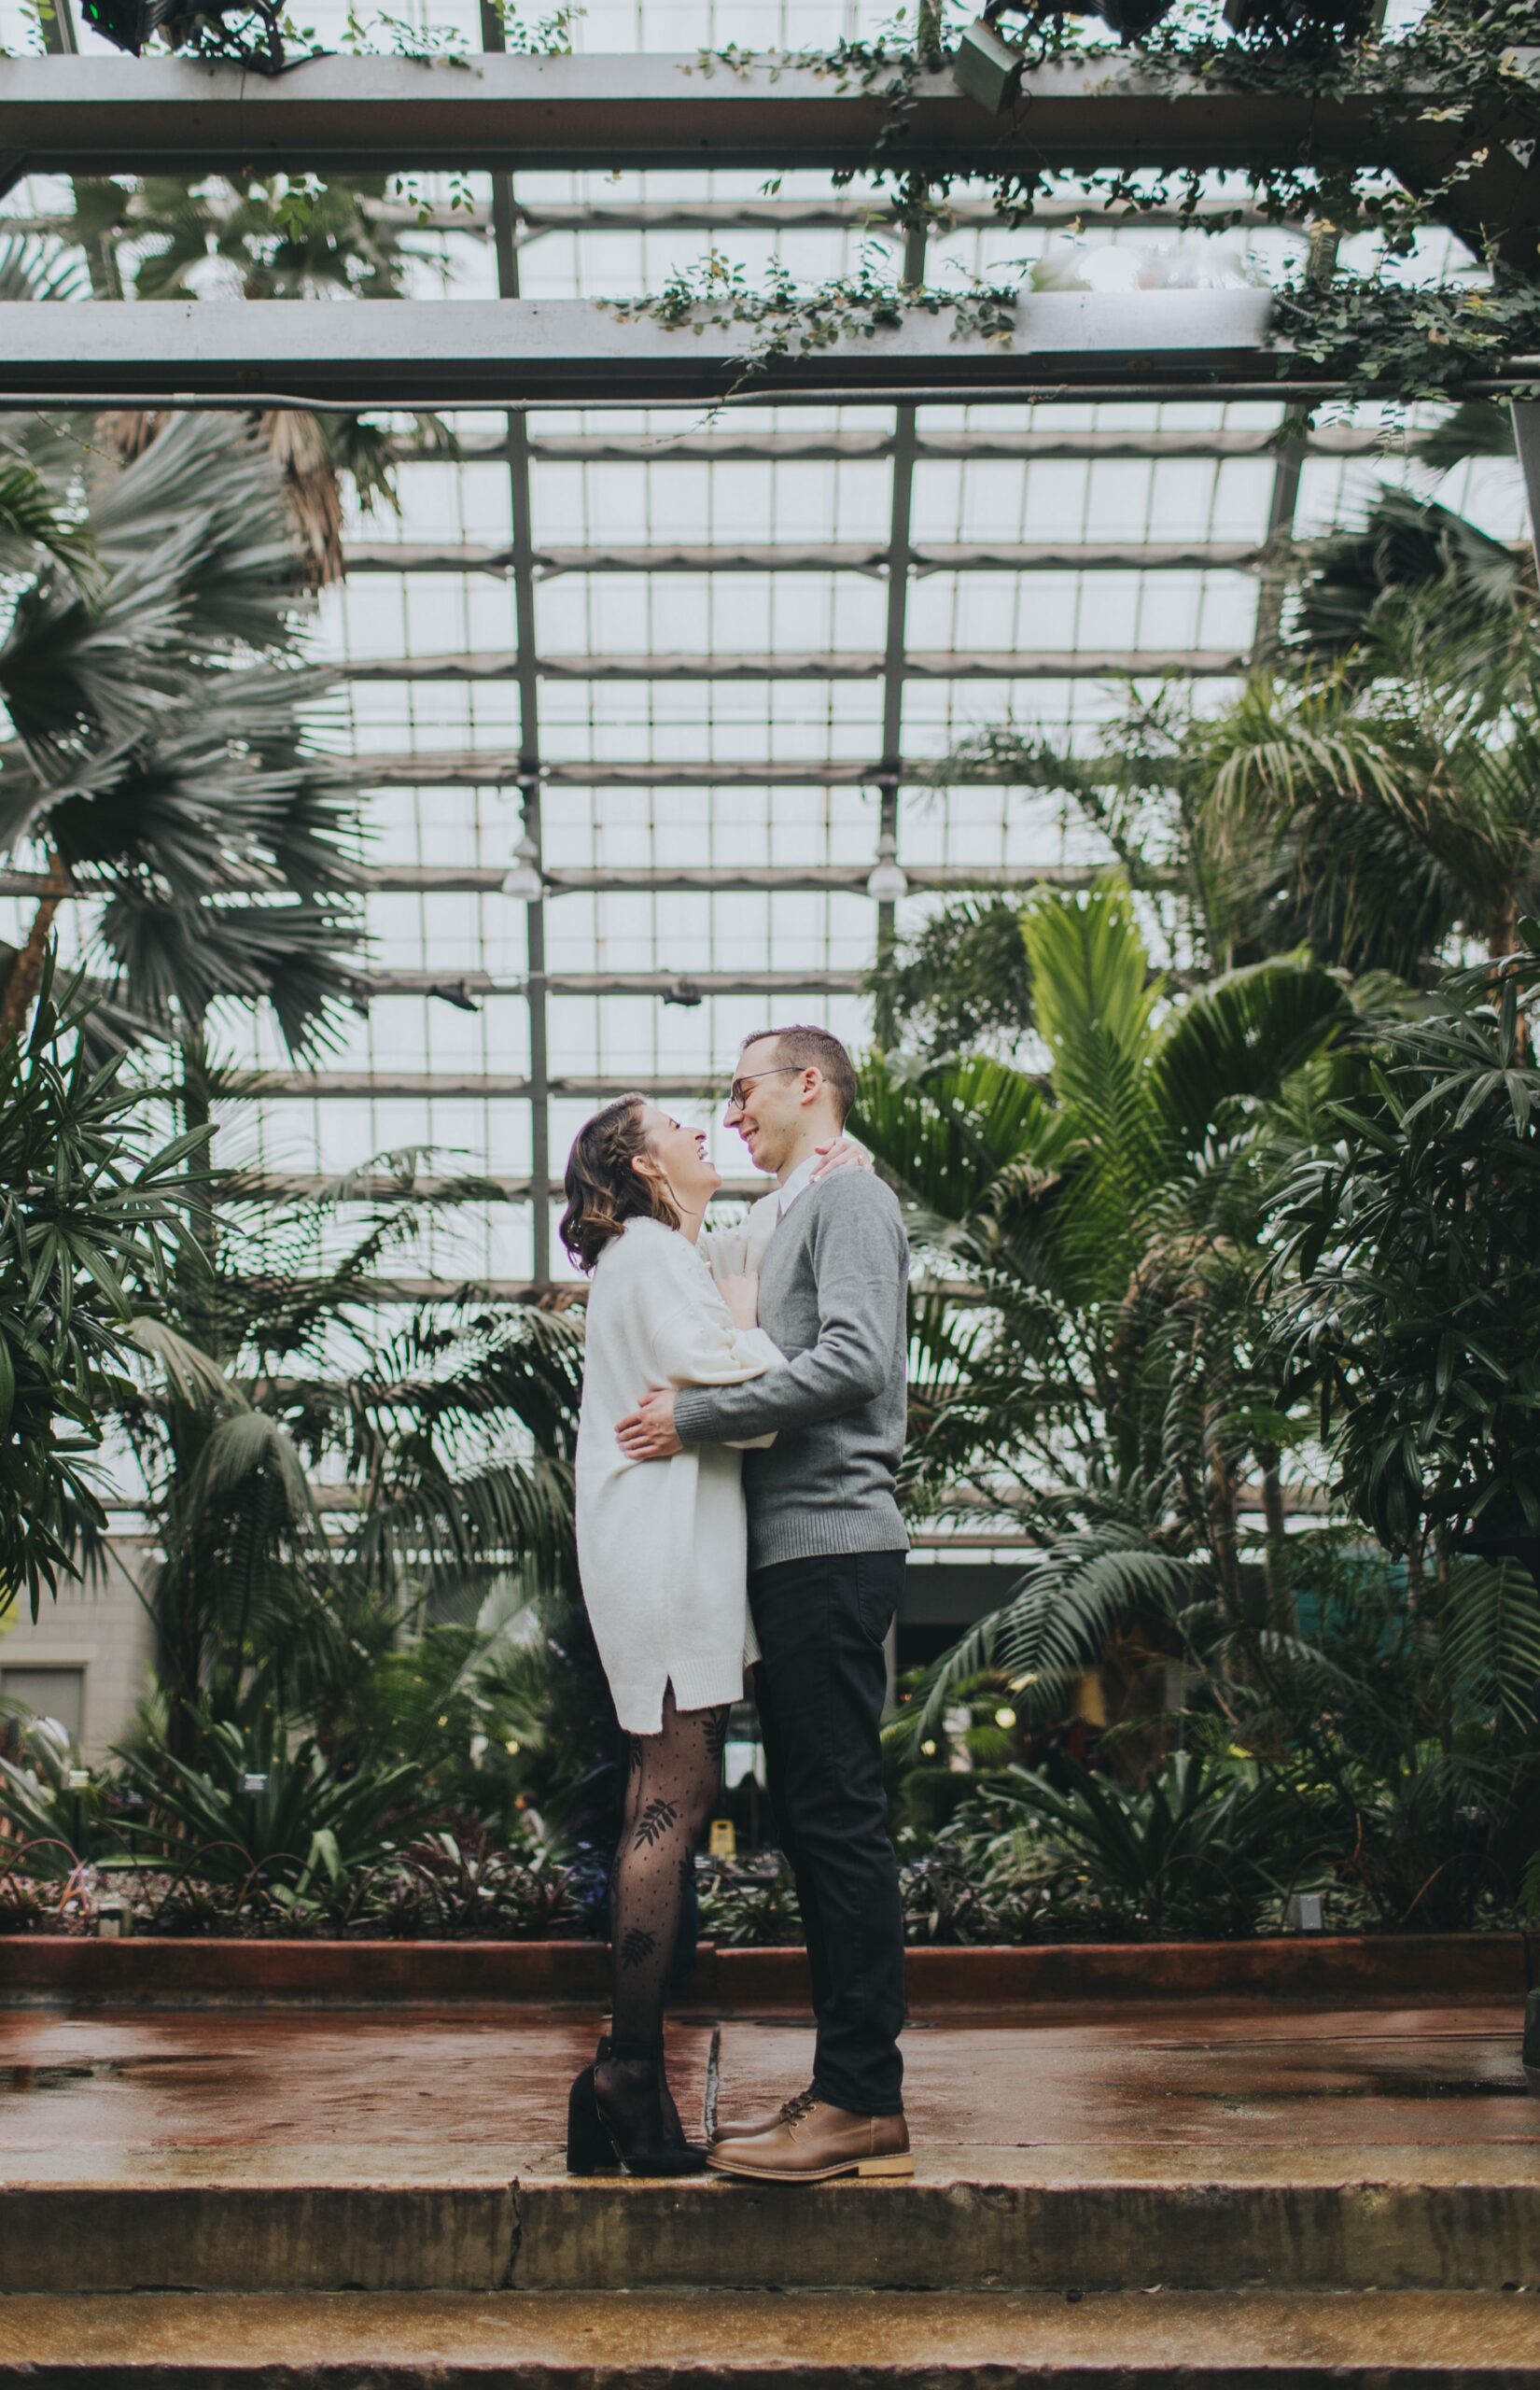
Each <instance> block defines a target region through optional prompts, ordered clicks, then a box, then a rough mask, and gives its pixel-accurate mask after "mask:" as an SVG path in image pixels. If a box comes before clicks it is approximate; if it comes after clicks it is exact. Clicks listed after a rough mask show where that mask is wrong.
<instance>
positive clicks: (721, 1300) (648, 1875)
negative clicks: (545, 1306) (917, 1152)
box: [561, 1027, 914, 2182]
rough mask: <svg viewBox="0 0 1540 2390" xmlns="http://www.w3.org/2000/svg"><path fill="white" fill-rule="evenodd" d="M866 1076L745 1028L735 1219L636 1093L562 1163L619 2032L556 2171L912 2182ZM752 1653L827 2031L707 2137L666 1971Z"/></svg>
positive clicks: (883, 1270)
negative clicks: (859, 1137) (621, 1801)
mask: <svg viewBox="0 0 1540 2390" xmlns="http://www.w3.org/2000/svg"><path fill="white" fill-rule="evenodd" d="M854 1094H855V1076H854V1073H853V1071H852V1068H851V1064H850V1058H849V1056H848V1054H847V1052H846V1050H845V1047H843V1046H842V1045H841V1044H840V1042H839V1040H838V1039H837V1038H836V1037H833V1036H831V1035H830V1033H828V1032H827V1031H826V1030H822V1029H815V1028H805V1027H796V1028H790V1029H778V1030H775V1029H773V1030H766V1031H763V1032H762V1033H759V1034H758V1035H756V1036H754V1037H751V1038H749V1039H748V1040H747V1041H746V1043H745V1045H744V1047H743V1048H742V1051H741V1052H740V1054H739V1057H738V1066H737V1072H736V1076H735V1078H734V1080H733V1084H732V1089H731V1092H730V1094H729V1097H728V1104H727V1112H726V1120H727V1123H728V1125H729V1126H730V1127H732V1128H735V1129H736V1131H737V1132H738V1134H739V1136H740V1137H741V1138H742V1139H743V1142H744V1145H745V1146H746V1147H747V1148H748V1151H749V1157H750V1159H751V1160H753V1162H754V1163H755V1165H756V1167H757V1168H759V1169H761V1170H763V1171H765V1172H767V1173H770V1174H773V1175H774V1177H775V1179H776V1182H777V1184H776V1186H775V1188H773V1189H772V1191H771V1192H770V1193H769V1194H767V1195H765V1196H764V1197H763V1199H762V1200H761V1202H758V1203H756V1204H755V1206H754V1208H753V1210H752V1211H751V1212H750V1214H749V1219H748V1222H747V1224H746V1225H745V1226H744V1227H743V1228H739V1229H730V1230H707V1229H706V1228H705V1225H704V1223H705V1216H706V1207H707V1202H709V1200H710V1198H711V1196H712V1195H713V1194H714V1193H715V1191H716V1189H717V1188H718V1187H719V1186H720V1185H721V1175H720V1174H719V1173H718V1172H717V1171H716V1170H715V1169H714V1168H713V1166H712V1164H711V1163H710V1162H709V1161H708V1160H707V1156H706V1138H705V1135H704V1133H703V1132H699V1131H696V1130H693V1129H689V1128H684V1127H681V1126H680V1124H679V1121H677V1120H674V1119H672V1118H669V1116H668V1115H667V1114H666V1113H665V1112H663V1111H661V1110H659V1109H658V1108H657V1106H655V1105H654V1104H650V1103H648V1102H646V1101H645V1100H644V1099H643V1098H642V1097H640V1096H622V1097H621V1098H619V1100H618V1101H617V1102H615V1103H613V1104H607V1105H606V1106H605V1108H604V1109H603V1111H601V1112H598V1113H596V1114H595V1117H594V1118H593V1119H592V1120H590V1121H589V1122H588V1123H587V1125H586V1126H585V1127H584V1128H583V1129H582V1131H581V1133H580V1134H579V1136H578V1139H577V1141H576V1143H575V1144H574V1146H573V1148H572V1154H571V1159H570V1160H569V1161H568V1164H567V1211H566V1214H565V1216H564V1217H563V1220H562V1226H561V1234H562V1241H563V1243H564V1244H565V1245H566V1247H567V1251H568V1253H569V1254H570V1255H571V1256H572V1258H573V1260H574V1261H575V1262H576V1263H577V1264H578V1266H579V1267H580V1268H581V1269H582V1270H584V1271H585V1272H588V1273H589V1275H590V1276H591V1278H592V1280H593V1285H592V1288H591V1291H590V1295H589V1302H588V1335H587V1359H586V1364H585V1371H584V1382H583V1398H582V1411H581V1421H580V1426H579V1434H578V1461H577V1484H578V1502H577V1514H578V1559H579V1566H580V1569H581V1576H582V1585H583V1596H584V1600H585V1601H586V1603H587V1606H588V1611H589V1615H590V1618H591V1619H592V1622H593V1626H594V1633H595V1640H596V1642H597V1644H598V1648H599V1654H600V1657H601V1659H602V1660H603V1663H604V1667H605V1672H606V1674H607V1676H608V1678H609V1687H610V1691H611V1693H612V1694H613V1695H614V1700H615V1708H616V1711H617V1713H618V1715H619V1718H620V1722H621V1725H622V1728H623V1730H624V1732H625V1734H626V1735H627V1736H628V1737H629V1743H630V1772H629V1776H628V1778H627V1786H626V1796H625V1808H624V1817H623V1824H622V1829H621V1837H620V1843H619V1847H618V1849H617V1850H616V1853H615V1863H614V1867H613V1870H612V1872H611V1875H610V1886H609V1911H610V1942H611V1951H612V1963H613V2009H612V2015H611V2019H610V2031H609V2033H607V2034H606V2035H605V2036H604V2038H603V2039H602V2040H601V2042H600V2044H599V2048H598V2054H597V2056H596V2058H595V2062H594V2064H593V2065H592V2066H591V2067H588V2068H586V2069H585V2070H584V2072H583V2073H582V2074H581V2075H579V2077H578V2079H577V2081H576V2082H575V2083H574V2085H573V2087H572V2094H571V2101H570V2105H569V2111H568V2132H567V2165H568V2168H569V2170H570V2171H572V2172H577V2173H591V2172H598V2171H601V2170H603V2169H605V2168H609V2167H612V2166H615V2165H617V2164H618V2165H621V2166H623V2167H624V2168H625V2170H626V2171H627V2172H630V2173H634V2174H687V2173H695V2172H700V2171H701V2170H702V2169H704V2168H705V2167H707V2166H709V2167H710V2168H711V2169H712V2170H713V2171H714V2172H720V2173H723V2174H735V2175H741V2176H745V2177H749V2178H751V2179H753V2180H756V2181H759V2180H765V2181H777V2182H779V2181H785V2182H825V2181H828V2180H829V2179H830V2178H831V2177H833V2176H834V2175H840V2174H862V2175H892V2174H908V2173H911V2172H913V2168H914V2161H913V2159H912V2158H911V2157H910V2156H909V2137H908V2130H907V2128H906V2126H905V2123H904V2118H903V2096H902V2089H901V2086H902V2081H903V2064H902V2060H901V2059H900V2056H899V2049H898V2036H899V2032H900V2030H901V2028H902V2026H903V2006H904V1990H903V1911H902V1907H901V1905H900V1899H899V1887H898V1872H897V1865H896V1863H895V1859H894V1854H893V1847H892V1844H891V1842H890V1840H889V1835H888V1824H887V1809H886V1803H885V1800H884V1795H883V1785H882V1767H881V1755H880V1749H879V1742H878V1728H879V1724H880V1721H881V1716H882V1708H883V1703H884V1698H885V1694H886V1688H887V1655H886V1648H885V1647H886V1638H887V1634H888V1630H889V1626H890V1624H892V1621H893V1618H894V1616H895V1613H896V1611H897V1609H898V1600H899V1594H900V1590H901V1587H902V1584H903V1566H904V1552H905V1545H906V1539H905V1536H904V1532H903V1522H902V1520H901V1518H900V1515H899V1511H898V1505H897V1503H896V1501H895V1499H894V1490H893V1489H894V1481H895V1478H896V1475H897V1470H898V1464H899V1459H900V1455H901V1454H902V1451H903V1430H904V1395H905V1385H906V1368H905V1363H906V1327H905V1306H904V1293H905V1280H906V1277H907V1272H908V1243H907V1239H906V1237H905V1234H904V1229H903V1218H902V1216H901V1214H900V1211H899V1206H898V1203H897V1202H896V1201H895V1199H894V1197H893V1195H892V1193H891V1192H890V1190H889V1188H886V1187H885V1186H883V1184H882V1183H881V1181H880V1180H879V1179H877V1178H876V1177H875V1176H874V1175H873V1174H872V1172H871V1170H870V1168H869V1167H863V1166H862V1165H864V1164H865V1163H866V1160H867V1158H866V1156H865V1155H864V1153H863V1152H862V1151H861V1149H860V1148H859V1147H858V1146H854V1145H853V1144H852V1143H851V1142H850V1141H848V1140H847V1139H846V1137H845V1136H844V1125H845V1118H846V1114H847V1111H848V1110H849V1107H850V1104H851V1102H852V1100H853V1098H854ZM749 1664H756V1674H755V1680H754V1681H755V1698H756V1701H757V1703H758V1707H759V1714H760V1723H761V1733H762V1737H763V1745H764V1755H765V1764H766V1770H767V1774H768V1778H769V1793H770V1800H771V1806H772V1807H773V1809H774V1812H775V1818H776V1824H777V1834H778V1837H779V1840H780V1843H781V1847H782V1849H784V1851H785V1852H786V1855H787V1857H788V1859H789V1860H790V1862H791V1870H792V1874H793V1876H794V1877H795V1880H796V1887H797V1896H798V1900H799V1902H800V1904H801V1907H802V1916H803V1921H804V1927H805V1933H806V1939H807V1956H808V1962H809V1966H810V1970H811V1975H812V1988H813V2005H814V2009H815V2011H816V2013H817V2018H818V2044H817V2053H816V2058H815V2061H814V2072H813V2080H812V2082H811V2084H810V2085H808V2086H807V2088H805V2090H802V2091H800V2092H796V2093H794V2094H793V2095H792V2096H791V2097H789V2098H788V2099H787V2100H786V2102H784V2104H783V2105H782V2107H781V2109H780V2111H779V2113H778V2114H777V2115H776V2116H766V2117H763V2118H761V2119H746V2120H743V2121H741V2122H739V2123H737V2124H733V2125H726V2126H722V2127H721V2128H719V2130H718V2133H717V2137H716V2139H715V2140H714V2141H713V2143H712V2144H711V2147H710V2149H709V2151H707V2150H705V2149H701V2148H698V2147H696V2146H694V2145H693V2144H692V2143H691V2142H690V2140H689V2139H688V2137H687V2135H686V2134H685V2132H684V2130H682V2128H681V2126H680V2123H679V2115H678V2111H677V2110H676V2108H675V2106H674V2103H673V2101H672V2099H671V2097H670V2095H669V2090H668V2082H667V2076H666V2074H665V2065H664V2047H663V2016H664V1987H665V1979H666V1976H667V1974H668V1969H669V1963H670V1961H671V1959H672V1957H673V1954H674V1947H675V1943H676V1941H677V1938H678V1934H679V1920H680V1916H681V1913H682V1907H683V1902H684V1898H685V1893H686V1890H687V1887H688V1884H689V1880H690V1876H691V1872H692V1870H693V1865H694V1851H695V1846H696V1843H697V1841H698V1839H699V1836H700V1834H701V1832H702V1830H703V1828H704V1826H705V1824H706V1821H707V1819H708V1818H709V1817H710V1815H711V1812H712V1809H713V1807H714V1806H715V1804H716V1800H717V1795H718V1789H719V1785H720V1781H721V1759H722V1749H723V1745H724V1743H725V1740H726V1735H727V1720H728V1712H729V1709H730V1708H731V1707H732V1704H733V1703H734V1702H735V1701H736V1700H737V1699H739V1698H740V1697H741V1695H742V1692H743V1685H744V1670H745V1666H746V1665H749Z"/></svg>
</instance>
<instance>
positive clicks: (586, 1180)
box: [558, 1095, 679, 1272]
mask: <svg viewBox="0 0 1540 2390" xmlns="http://www.w3.org/2000/svg"><path fill="white" fill-rule="evenodd" d="M646 1103H647V1098H646V1096H645V1095H618V1096H616V1098H615V1100H614V1102H613V1103H612V1104H606V1105H605V1107H604V1109H603V1111H602V1112H595V1115H594V1118H593V1119H592V1120H585V1121H584V1123H583V1125H582V1127H581V1129H580V1130H579V1132H578V1133H577V1135H576V1137H575V1138H574V1139H573V1141H572V1151H571V1152H570V1153H569V1154H568V1156H567V1177H566V1180H565V1182H564V1183H565V1186H566V1189H567V1209H566V1211H565V1212H564V1213H563V1214H562V1224H561V1228H560V1230H559V1231H558V1232H559V1234H560V1237H561V1241H562V1243H563V1244H564V1245H565V1246H566V1247H567V1254H568V1256H569V1257H570V1258H571V1259H572V1260H573V1261H574V1262H575V1263H576V1264H577V1267H578V1268H579V1269H580V1270H582V1271H585V1272H592V1271H593V1269H594V1266H595V1263H596V1261H597V1260H598V1258H599V1256H600V1254H601V1253H602V1252H603V1251H604V1248H605V1246H606V1245H607V1244H613V1243H614V1241H615V1239H616V1237H618V1236H619V1235H620V1233H621V1231H622V1230H623V1228H624V1226H625V1224H626V1222H627V1220H661V1221H662V1222H663V1224H664V1227H665V1229H677V1228H678V1227H679V1214H678V1212H677V1211H676V1210H675V1209H674V1206H673V1204H672V1203H671V1202H669V1200H668V1197H667V1194H666V1193H665V1189H664V1188H662V1187H661V1186H660V1185H659V1183H658V1181H657V1180H656V1179H655V1178H649V1177H647V1176H646V1175H645V1174H644V1173H643V1172H641V1171H639V1170H638V1169H637V1155H638V1154H643V1153H645V1152H646V1151H647V1131H646V1129H645V1128H644V1126H643V1124H642V1112H643V1109H644V1107H645V1105H646Z"/></svg>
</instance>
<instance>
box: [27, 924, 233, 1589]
mask: <svg viewBox="0 0 1540 2390" xmlns="http://www.w3.org/2000/svg"><path fill="white" fill-rule="evenodd" d="M202 1143H203V1138H202V1136H201V1134H197V1133H194V1134H189V1135H184V1136H182V1137H178V1138H174V1139H173V1140H172V1141H171V1142H170V1143H169V1144H166V1143H161V1142H159V1141H158V1140H157V1138H156V1137H155V1135H154V1134H153V1133H152V1132H151V1130H150V1128H149V1126H148V1124H147V1121H146V1119H145V1117H144V1112H143V1105H142V1098H141V1097H140V1096H139V1095H138V1094H137V1092H136V1091H135V1090H133V1089H131V1088H130V1087H128V1086H126V1085H125V1084H124V1081H123V1076H122V1067H121V1061H120V1058H119V1059H118V1060H114V1061H108V1062H106V1063H105V1064H101V1065H98V1064H94V1063H93V1062H92V1061H91V1059H90V1057H89V1056H88V1054H87V1052H86V1050H85V1047H84V1045H83V1041H82V1039H81V1037H80V1034H79V1016H78V1013H72V1011H71V1007H70V1003H69V1000H68V999H65V1000H63V1002H62V1001H60V1000H59V999H57V998H56V996H55V992H54V977H53V965H52V961H51V958H50V957H49V955H45V956H44V960H43V971H42V984H41V987H40V990H39V994H38V1001H37V1005H36V1006H35V1011H34V1015H33V1019H32V1023H31V1026H30V1029H29V1031H28V1033H27V1035H26V1037H25V1039H24V1040H22V1041H18V1040H17V1038H16V1037H14V1036H3V1037H0V1433H3V1436H4V1441H3V1443H0V1611H3V1610H6V1609H7V1608H8V1607H9V1606H10V1604H11V1603H12V1602H14V1601H17V1600H19V1599H21V1598H22V1597H24V1598H25V1599H26V1601H27V1602H28V1604H29V1606H30V1609H31V1611H32V1615H33V1616H34V1617H36V1615H37V1610H38V1605H39V1602H40V1601H41V1598H42V1596H43V1595H44V1594H45V1593H51V1592H53V1591H55V1590H56V1588H57V1585H58V1582H59V1579H60V1577H61V1576H62V1575H66V1574H69V1573H71V1561H70V1546H71V1544H72V1542H73V1540H74V1537H75V1532H76V1530H77V1526H78V1525H79V1524H80V1523H81V1522H83V1521H84V1522H89V1523H90V1524H91V1525H93V1526H94V1527H96V1528H97V1529H98V1530H100V1529H101V1528H103V1527H104V1526H105V1512H104V1511H103V1509H102V1506H101V1502H100V1500H99V1498H98V1495H97V1492H96V1489H95V1485H94V1483H93V1482H92V1474H91V1458H92V1455H94V1454H95V1453H96V1452H97V1451H98V1450H99V1449H100V1446H101V1442H102V1437H103V1427H104V1420H105V1414H106V1413H107V1411H108V1409H109V1407H110V1405H111V1403H112V1401H113V1400H114V1399H115V1398H116V1396H117V1395H118V1393H119V1391H120V1390H121V1389H122V1387H123V1385H124V1384H125V1379H124V1363H125V1359H126V1358H127V1357H128V1355H129V1352H130V1341H131V1321H132V1305H131V1301H130V1289H131V1288H132V1287H133V1286H147V1287H150V1288H152V1289H160V1290H162V1291H163V1290H164V1289H166V1288H167V1287H169V1286H170V1284H171V1277H172V1267H171V1265H172V1263H173V1261H174V1259H175V1254H176V1250H177V1246H178V1244H179V1241H180V1239H181V1237H182V1235H183V1232H184V1230H185V1213H186V1206H187V1202H188V1199H189V1192H190V1188H191V1182H190V1178H189V1165H191V1164H192V1163H193V1161H194V1159H195V1157H196V1155H197V1153H198V1150H199V1148H200V1146H202Z"/></svg>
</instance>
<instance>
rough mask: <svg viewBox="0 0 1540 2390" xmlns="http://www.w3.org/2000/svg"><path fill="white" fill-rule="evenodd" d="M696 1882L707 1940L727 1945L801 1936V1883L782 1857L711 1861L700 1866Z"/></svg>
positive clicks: (773, 1943)
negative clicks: (797, 1884)
mask: <svg viewBox="0 0 1540 2390" xmlns="http://www.w3.org/2000/svg"><path fill="white" fill-rule="evenodd" d="M696 1884H697V1888H698V1891H699V1895H700V1930H701V1934H702V1938H703V1939H704V1940H706V1941H709V1942H716V1943H720V1944H721V1947H723V1948H724V1949H742V1948H746V1947H753V1946H756V1945H759V1946H763V1945H766V1944H768V1945H770V1946H771V1947H775V1946H776V1945H777V1944H784V1943H793V1944H794V1943H798V1942H800V1941H801V1940H802V1938H803V1927H802V1912H801V1910H800V1909H799V1908H798V1906H797V1894H796V1887H795V1886H794V1885H793V1883H792V1881H791V1869H790V1868H789V1867H788V1866H787V1865H786V1863H785V1862H784V1861H783V1860H781V1859H779V1858H775V1859H771V1860H768V1861H746V1862H741V1863H734V1862H731V1861H723V1860H712V1861H708V1862H707V1864H706V1865H705V1866H704V1867H702V1868H700V1869H698V1870H697V1872H696Z"/></svg>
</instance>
